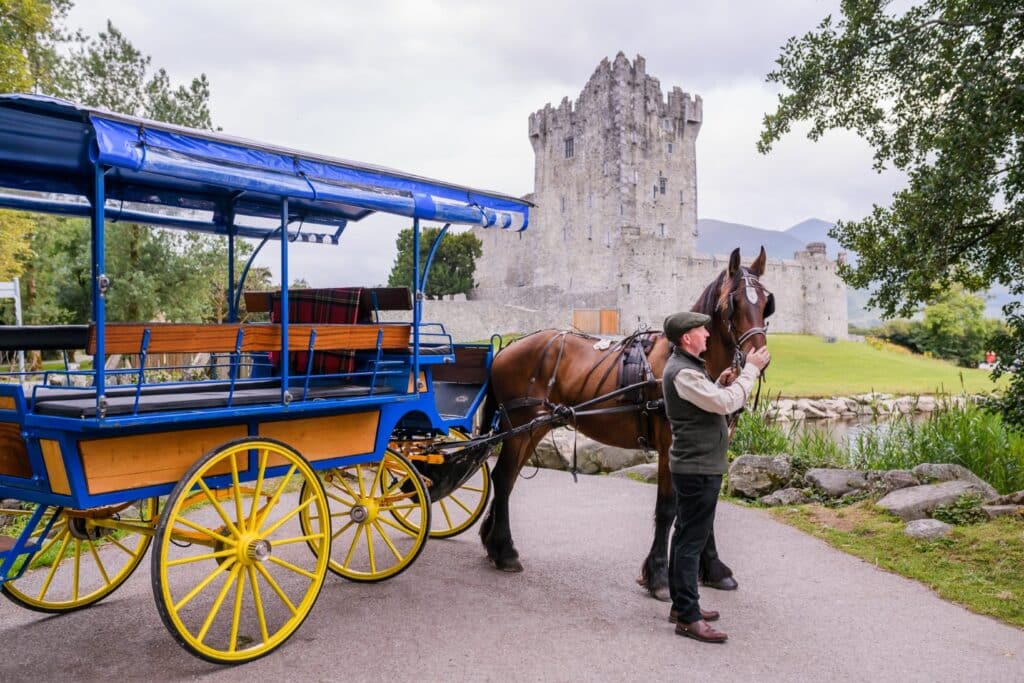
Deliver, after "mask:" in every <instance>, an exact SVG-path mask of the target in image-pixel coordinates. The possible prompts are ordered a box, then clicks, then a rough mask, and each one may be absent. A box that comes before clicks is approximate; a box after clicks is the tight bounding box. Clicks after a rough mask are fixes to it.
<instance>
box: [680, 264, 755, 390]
mask: <svg viewBox="0 0 1024 683" xmlns="http://www.w3.org/2000/svg"><path fill="white" fill-rule="evenodd" d="M766 260H767V255H766V254H765V251H764V247H761V253H760V254H759V255H758V257H757V258H756V259H754V262H753V263H751V264H750V265H749V266H743V265H741V264H740V250H739V249H738V248H737V249H733V251H732V254H731V255H730V256H729V267H728V268H727V269H726V270H724V271H723V272H722V273H721V274H720V275H719V276H718V278H717V279H716V280H715V281H714V282H713V283H712V284H711V285H709V286H708V288H707V289H706V290H704V294H702V295H701V298H700V299H699V300H698V301H697V305H696V306H694V310H698V311H701V312H703V313H706V314H708V315H710V316H711V322H709V323H708V331H709V332H710V333H711V336H710V337H709V338H708V350H707V354H706V356H705V359H706V361H707V366H708V371H709V372H710V373H711V374H712V376H714V377H717V376H718V375H719V374H720V373H721V372H722V370H724V369H725V368H727V367H729V366H730V365H735V364H738V363H739V362H740V361H741V354H746V353H748V352H750V351H752V350H754V349H757V348H760V347H762V346H765V345H766V344H767V343H768V336H767V335H768V325H767V323H766V322H765V319H766V318H768V317H769V316H770V315H771V314H772V313H774V312H775V295H773V294H772V293H771V292H769V291H768V290H767V289H765V287H764V285H762V284H761V280H760V277H761V276H762V275H764V268H765V261H766Z"/></svg>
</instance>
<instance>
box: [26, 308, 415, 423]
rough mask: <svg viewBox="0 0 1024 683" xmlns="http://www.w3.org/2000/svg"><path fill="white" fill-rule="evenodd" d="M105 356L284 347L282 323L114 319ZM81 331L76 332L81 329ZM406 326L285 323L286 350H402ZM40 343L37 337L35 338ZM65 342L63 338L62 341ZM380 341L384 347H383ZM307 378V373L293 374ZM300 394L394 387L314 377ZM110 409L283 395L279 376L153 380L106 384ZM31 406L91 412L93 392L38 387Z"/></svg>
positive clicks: (243, 402)
mask: <svg viewBox="0 0 1024 683" xmlns="http://www.w3.org/2000/svg"><path fill="white" fill-rule="evenodd" d="M105 329H106V335H105V340H104V347H105V351H106V353H107V354H125V355H127V354H137V355H138V354H143V353H146V354H150V353H249V352H267V351H276V350H279V349H280V348H281V326H280V325H275V324H239V323H228V324H215V325H187V324H178V323H138V324H136V323H111V324H108V325H107V326H106V328H105ZM80 332H81V331H80V330H79V334H80ZM409 336H410V327H409V325H394V324H360V325H333V324H323V325H306V324H298V323H292V324H290V325H289V326H288V343H289V348H290V349H293V350H303V351H317V350H346V351H376V350H378V348H380V349H381V350H382V351H384V352H394V351H405V350H406V349H407V348H408V345H409ZM34 339H36V340H37V341H38V337H35V338H34ZM86 342H87V343H86V345H85V346H86V349H87V351H88V353H90V354H95V353H96V345H97V343H96V329H95V326H89V327H88V335H87V339H86ZM62 343H63V342H62ZM378 345H379V346H378ZM294 379H295V380H296V382H297V383H298V382H302V383H303V384H305V381H306V376H305V374H302V375H295V376H294ZM290 391H291V393H292V394H293V395H294V397H295V399H296V400H307V401H308V400H317V399H325V398H340V397H349V396H366V395H368V394H371V393H374V394H377V393H387V392H392V391H393V389H391V388H390V387H387V386H381V385H377V386H369V385H365V384H356V383H353V382H351V381H347V380H346V379H345V378H324V380H319V381H317V378H315V377H310V381H309V383H308V387H307V386H302V385H299V386H296V385H294V384H293V385H292V386H291V387H290ZM105 395H106V400H107V402H106V414H107V415H132V414H135V413H148V412H160V411H178V410H195V409H206V408H226V407H235V406H247V405H259V404H271V403H276V402H279V401H280V400H281V382H280V380H279V379H277V378H269V379H267V378H264V379H257V380H252V379H239V380H236V381H234V382H231V381H225V380H208V381H200V382H187V383H186V382H182V383H167V384H150V385H141V386H133V385H119V386H111V387H109V388H107V390H106V394H105ZM33 410H34V411H35V412H37V413H40V414H43V415H55V416H62V417H75V418H83V417H94V416H95V415H96V390H95V388H85V389H63V388H50V387H41V388H39V389H37V390H36V392H35V400H34V405H33Z"/></svg>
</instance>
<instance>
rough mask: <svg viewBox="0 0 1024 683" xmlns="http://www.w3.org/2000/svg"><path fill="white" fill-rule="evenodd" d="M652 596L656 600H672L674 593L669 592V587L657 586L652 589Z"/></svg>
mask: <svg viewBox="0 0 1024 683" xmlns="http://www.w3.org/2000/svg"><path fill="white" fill-rule="evenodd" d="M650 593H651V597H652V598H654V599H655V600H661V601H662V602H672V595H671V594H670V593H669V592H668V588H667V587H662V588H657V589H655V590H652V591H650Z"/></svg>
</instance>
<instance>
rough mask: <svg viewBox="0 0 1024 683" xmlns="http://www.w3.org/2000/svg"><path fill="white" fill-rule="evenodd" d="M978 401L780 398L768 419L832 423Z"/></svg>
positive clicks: (872, 396) (864, 396)
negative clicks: (832, 421)
mask: <svg viewBox="0 0 1024 683" xmlns="http://www.w3.org/2000/svg"><path fill="white" fill-rule="evenodd" d="M976 398H977V397H970V398H965V397H963V396H943V397H941V398H936V397H934V396H893V395H892V394H881V393H877V392H875V393H868V394H860V395H859V396H849V397H840V398H821V399H811V398H798V399H792V398H783V399H778V400H776V401H772V402H771V403H770V404H768V417H770V418H771V419H773V420H776V421H779V422H787V421H794V420H835V419H838V418H847V419H849V418H855V417H884V416H889V415H911V414H915V413H931V412H934V411H935V410H936V409H938V408H942V407H947V406H948V407H959V406H963V404H964V402H965V401H967V400H976Z"/></svg>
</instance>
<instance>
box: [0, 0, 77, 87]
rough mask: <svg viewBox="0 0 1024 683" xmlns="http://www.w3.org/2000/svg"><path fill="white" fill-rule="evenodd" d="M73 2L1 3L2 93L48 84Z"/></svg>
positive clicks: (13, 0) (22, 0) (24, 0)
mask: <svg viewBox="0 0 1024 683" xmlns="http://www.w3.org/2000/svg"><path fill="white" fill-rule="evenodd" d="M69 9H71V2H70V0H0V92H30V91H32V90H35V89H38V88H40V87H41V86H45V84H47V83H49V82H50V80H51V70H52V67H53V66H54V64H55V63H56V49H55V46H56V44H57V43H59V42H60V41H61V40H62V39H63V37H64V36H63V32H62V31H61V29H60V22H61V20H62V19H63V18H64V16H65V15H66V14H67V12H68V10H69Z"/></svg>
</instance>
